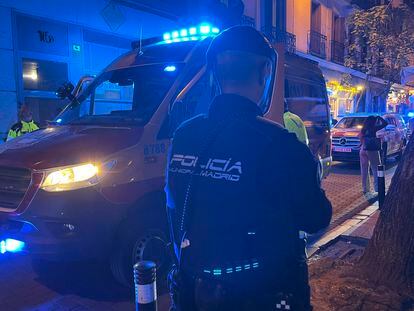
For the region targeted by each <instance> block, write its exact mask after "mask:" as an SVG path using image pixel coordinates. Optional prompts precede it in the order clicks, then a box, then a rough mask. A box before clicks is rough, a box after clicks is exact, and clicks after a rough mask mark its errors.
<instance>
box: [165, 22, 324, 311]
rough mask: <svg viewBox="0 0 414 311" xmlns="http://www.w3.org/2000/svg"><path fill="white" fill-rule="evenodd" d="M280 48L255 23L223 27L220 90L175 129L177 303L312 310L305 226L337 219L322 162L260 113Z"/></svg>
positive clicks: (170, 198) (170, 195)
mask: <svg viewBox="0 0 414 311" xmlns="http://www.w3.org/2000/svg"><path fill="white" fill-rule="evenodd" d="M276 58H277V55H276V54H275V52H274V50H273V48H272V47H271V45H270V44H269V42H268V41H267V40H266V39H265V38H264V37H263V36H262V35H261V34H260V33H259V32H257V31H256V30H255V29H254V28H251V27H245V26H236V27H233V28H230V29H228V30H226V31H224V32H222V33H221V34H220V35H218V36H217V37H216V38H215V39H214V40H213V41H212V43H211V46H210V48H209V50H208V52H207V61H208V65H209V66H210V68H211V70H212V72H213V73H214V76H215V78H216V80H217V82H218V84H219V87H220V90H221V94H220V95H218V96H217V97H216V98H215V99H214V100H213V102H212V104H211V107H210V110H209V114H208V116H197V117H195V118H193V119H191V120H189V121H187V122H185V123H184V124H182V125H181V126H180V127H179V128H178V130H177V131H176V133H175V135H174V138H173V142H172V147H171V150H170V155H169V160H168V171H167V175H168V176H167V185H166V194H167V211H168V218H169V224H170V231H171V240H172V244H173V246H174V255H175V261H176V267H175V269H173V271H172V272H171V273H170V277H169V279H170V291H171V293H172V296H173V301H174V304H175V306H174V307H173V308H176V309H177V310H275V309H281V310H283V309H286V310H287V309H290V310H310V309H311V307H310V298H309V287H308V278H307V275H306V276H304V274H303V271H304V269H303V267H302V266H301V265H302V264H303V262H302V257H303V243H302V242H301V241H300V239H299V234H298V232H299V231H300V230H303V231H306V232H309V233H314V232H316V231H318V230H320V229H322V228H324V227H326V226H327V225H328V224H329V222H330V219H331V213H332V209H331V205H330V203H329V201H328V200H327V198H326V196H325V194H324V192H323V191H322V190H321V189H320V185H319V183H318V179H317V164H316V163H315V160H314V158H313V156H312V154H311V153H310V151H309V149H308V147H306V146H305V145H304V144H302V143H300V142H299V141H298V140H297V138H296V136H295V135H294V134H290V133H288V132H287V131H286V130H285V129H283V128H282V127H281V126H279V125H278V124H276V123H274V122H271V121H269V120H266V119H264V118H263V112H262V111H261V110H260V108H259V106H260V103H261V102H262V101H263V100H264V99H265V95H266V94H267V93H268V86H269V84H270V80H271V75H272V72H273V68H274V67H273V66H274V65H275V63H276Z"/></svg>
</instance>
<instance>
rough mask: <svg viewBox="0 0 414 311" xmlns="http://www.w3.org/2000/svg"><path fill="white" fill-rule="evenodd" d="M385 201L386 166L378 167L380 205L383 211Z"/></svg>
mask: <svg viewBox="0 0 414 311" xmlns="http://www.w3.org/2000/svg"><path fill="white" fill-rule="evenodd" d="M384 200H385V174H384V165H378V205H379V209H380V210H381V209H382V206H383V204H384Z"/></svg>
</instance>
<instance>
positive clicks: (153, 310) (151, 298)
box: [134, 261, 157, 311]
mask: <svg viewBox="0 0 414 311" xmlns="http://www.w3.org/2000/svg"><path fill="white" fill-rule="evenodd" d="M156 278H157V266H156V264H155V263H154V262H152V261H140V262H138V263H136V264H135V265H134V283H135V310H136V311H157V283H156Z"/></svg>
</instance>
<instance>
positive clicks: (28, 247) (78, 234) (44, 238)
mask: <svg viewBox="0 0 414 311" xmlns="http://www.w3.org/2000/svg"><path fill="white" fill-rule="evenodd" d="M124 208H125V207H123V206H122V205H114V204H112V203H110V202H108V201H106V200H105V199H104V198H103V197H102V196H101V195H100V193H99V192H98V191H97V190H96V189H94V188H92V187H91V188H85V189H79V190H74V191H67V192H59V193H57V192H55V193H53V192H46V191H43V190H39V191H38V192H37V194H36V196H35V197H34V199H33V201H32V202H31V204H30V206H29V208H27V209H26V211H25V212H24V213H23V214H21V215H18V216H11V215H7V213H1V215H0V240H4V239H15V240H19V241H22V242H24V243H25V247H24V249H23V250H24V251H26V252H29V253H30V254H32V255H33V256H34V257H37V258H42V259H48V260H60V261H61V260H68V261H76V260H86V259H106V258H107V257H108V256H109V255H110V253H111V250H112V249H113V247H114V245H113V243H114V236H115V232H116V229H117V226H118V225H119V223H120V221H121V215H122V214H123V211H122V210H123V209H124Z"/></svg>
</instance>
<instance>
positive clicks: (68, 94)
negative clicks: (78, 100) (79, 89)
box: [56, 82, 75, 100]
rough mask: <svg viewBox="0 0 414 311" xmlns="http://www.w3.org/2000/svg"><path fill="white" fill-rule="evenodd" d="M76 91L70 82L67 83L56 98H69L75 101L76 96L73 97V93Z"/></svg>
mask: <svg viewBox="0 0 414 311" xmlns="http://www.w3.org/2000/svg"><path fill="white" fill-rule="evenodd" d="M74 89H75V87H74V85H73V84H72V83H70V82H65V83H63V84H62V86H61V87H60V88H59V89H58V90H57V91H56V96H57V97H58V98H60V99H66V98H69V99H70V100H73V99H74V98H75V96H73V94H72V92H73V90H74Z"/></svg>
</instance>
